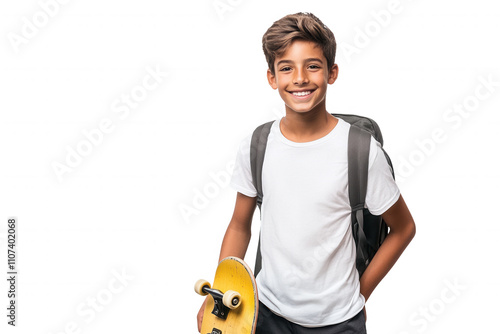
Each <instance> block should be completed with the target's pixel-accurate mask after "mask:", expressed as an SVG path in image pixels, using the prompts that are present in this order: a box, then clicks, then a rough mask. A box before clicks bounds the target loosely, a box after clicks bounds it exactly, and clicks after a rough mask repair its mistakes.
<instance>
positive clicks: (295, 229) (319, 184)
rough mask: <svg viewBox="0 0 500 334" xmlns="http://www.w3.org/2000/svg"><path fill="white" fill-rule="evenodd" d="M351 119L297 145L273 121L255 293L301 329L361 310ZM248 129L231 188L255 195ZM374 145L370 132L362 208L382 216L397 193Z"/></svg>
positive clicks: (266, 160) (333, 321) (264, 178)
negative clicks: (350, 183) (350, 184)
mask: <svg viewBox="0 0 500 334" xmlns="http://www.w3.org/2000/svg"><path fill="white" fill-rule="evenodd" d="M349 128H350V124H349V123H347V122H345V121H343V120H342V119H339V122H338V124H337V125H336V126H335V128H334V129H333V130H332V131H331V132H330V133H329V134H327V135H326V136H324V137H322V138H320V139H317V140H314V141H311V142H306V143H296V142H293V141H290V140H288V139H287V138H285V137H284V136H283V134H282V133H281V131H280V128H279V121H275V122H274V123H273V125H272V127H271V132H270V134H269V137H268V143H267V148H266V154H265V158H264V165H263V170H262V189H263V194H264V195H263V203H262V208H261V210H262V213H261V219H262V223H261V253H262V269H261V271H260V273H259V275H258V276H257V286H258V289H259V299H260V301H261V302H262V303H264V304H265V305H266V306H267V307H268V308H269V309H271V311H273V312H274V313H276V314H278V315H280V316H282V317H284V318H286V319H288V320H289V321H291V322H294V323H296V324H299V325H302V326H306V327H319V326H327V325H332V324H336V323H340V322H342V321H345V320H348V319H350V318H352V317H354V316H355V315H356V314H357V313H358V312H360V311H361V310H362V309H363V306H364V298H363V296H362V295H361V294H360V290H359V276H358V272H357V270H356V265H355V258H356V250H355V244H354V239H353V238H352V233H351V209H350V205H349V195H348V188H347V139H348V133H349ZM250 143H251V135H250V136H248V137H247V138H245V140H243V142H242V143H241V145H240V149H239V151H238V154H237V159H236V164H235V168H234V172H233V175H232V178H231V185H232V187H233V188H234V189H235V190H236V191H238V192H240V193H242V194H244V195H246V196H250V197H255V196H257V191H256V190H255V187H254V185H253V183H252V172H251V167H250ZM399 195H400V193H399V189H398V187H397V185H396V183H395V182H394V179H393V177H392V175H391V172H390V168H389V165H388V163H387V161H386V158H385V156H384V153H383V152H382V150H381V147H380V144H379V143H378V142H377V141H376V140H375V139H373V138H372V141H371V145H370V159H369V172H368V189H367V195H366V207H367V208H368V209H369V211H370V212H371V213H372V214H375V215H380V214H382V213H384V212H385V211H386V210H387V209H389V208H390V207H391V206H392V205H393V204H394V203H395V202H396V201H397V199H398V198H399Z"/></svg>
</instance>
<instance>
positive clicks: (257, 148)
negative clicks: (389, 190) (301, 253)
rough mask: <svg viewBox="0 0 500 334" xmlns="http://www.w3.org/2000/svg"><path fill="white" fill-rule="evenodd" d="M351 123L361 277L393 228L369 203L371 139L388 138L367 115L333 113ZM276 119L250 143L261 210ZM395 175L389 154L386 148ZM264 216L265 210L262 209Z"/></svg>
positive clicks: (351, 169) (351, 199)
mask: <svg viewBox="0 0 500 334" xmlns="http://www.w3.org/2000/svg"><path fill="white" fill-rule="evenodd" d="M332 115H333V116H335V117H337V118H341V119H343V120H344V121H346V122H347V123H349V124H351V127H350V131H349V138H348V188H349V189H348V190H349V202H350V205H351V226H352V235H353V237H354V241H355V244H356V269H357V270H358V273H359V277H361V276H362V275H363V273H364V271H365V270H366V268H367V267H368V265H369V264H370V261H371V260H372V259H373V257H374V256H375V253H376V252H377V250H378V249H379V248H380V245H381V244H382V243H383V242H384V240H385V238H386V236H387V234H388V233H389V228H388V226H387V224H386V223H385V221H384V220H383V219H382V216H375V215H372V214H371V213H370V212H369V211H368V209H366V208H365V207H364V206H365V197H366V187H367V182H368V163H369V161H368V160H369V153H370V140H371V136H373V137H374V138H375V139H376V140H377V141H378V142H379V143H380V144H381V145H383V143H384V140H383V138H382V132H381V131H380V128H379V126H378V124H377V123H376V122H375V121H374V120H372V119H370V118H367V117H363V116H357V115H346V114H332ZM273 122H274V121H271V122H268V123H265V124H262V125H261V126H259V127H258V128H257V129H255V131H254V132H253V134H252V141H251V146H250V164H251V170H252V179H253V183H254V186H255V188H256V190H257V205H258V207H259V210H261V205H262V199H263V196H264V194H263V193H262V166H263V163H264V155H265V151H266V146H267V137H268V135H269V132H270V130H271V126H272V124H273ZM382 151H383V152H384V155H385V157H386V160H387V163H388V164H389V166H390V168H391V172H392V176H393V177H394V169H393V167H392V162H391V159H390V158H389V155H388V154H387V153H386V152H385V150H384V149H382ZM261 215H262V212H261ZM261 268H262V256H261V253H260V236H259V242H258V246H257V257H256V261H255V270H254V275H255V276H257V274H258V273H259V271H260V270H261Z"/></svg>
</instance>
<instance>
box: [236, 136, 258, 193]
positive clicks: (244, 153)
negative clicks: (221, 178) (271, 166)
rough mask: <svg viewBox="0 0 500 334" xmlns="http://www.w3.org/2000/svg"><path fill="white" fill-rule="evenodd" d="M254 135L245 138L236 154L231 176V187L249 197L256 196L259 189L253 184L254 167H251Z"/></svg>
mask: <svg viewBox="0 0 500 334" xmlns="http://www.w3.org/2000/svg"><path fill="white" fill-rule="evenodd" d="M251 140H252V136H251V135H250V136H248V137H247V138H245V139H244V140H243V141H242V142H241V144H240V147H239V149H238V153H237V154H236V161H235V164H234V169H233V175H232V176H231V183H230V184H231V187H232V188H233V189H234V190H236V191H237V192H239V193H242V194H243V195H245V196H248V197H256V196H257V190H256V189H255V186H254V185H253V180H252V169H251V167H250V144H251Z"/></svg>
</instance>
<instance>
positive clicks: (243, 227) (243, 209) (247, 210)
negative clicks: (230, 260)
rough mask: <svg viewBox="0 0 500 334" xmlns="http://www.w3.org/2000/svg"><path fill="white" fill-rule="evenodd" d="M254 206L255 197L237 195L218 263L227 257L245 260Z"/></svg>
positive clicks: (255, 202)
mask: <svg viewBox="0 0 500 334" xmlns="http://www.w3.org/2000/svg"><path fill="white" fill-rule="evenodd" d="M256 205H257V198H256V197H248V196H245V195H243V194H242V193H239V192H238V193H237V195H236V204H235V206H234V212H233V217H232V218H231V221H230V222H229V226H228V227H227V230H226V234H225V235H224V239H223V240H222V247H221V251H220V256H219V262H220V261H221V260H223V259H224V258H226V257H228V256H236V257H239V258H241V259H243V258H245V254H246V252H247V248H248V244H249V242H250V237H251V236H252V218H253V214H254V211H255V207H256Z"/></svg>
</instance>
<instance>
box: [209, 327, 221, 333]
mask: <svg viewBox="0 0 500 334" xmlns="http://www.w3.org/2000/svg"><path fill="white" fill-rule="evenodd" d="M207 334H222V331H221V330H219V329H217V328H214V329H212V333H207Z"/></svg>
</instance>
